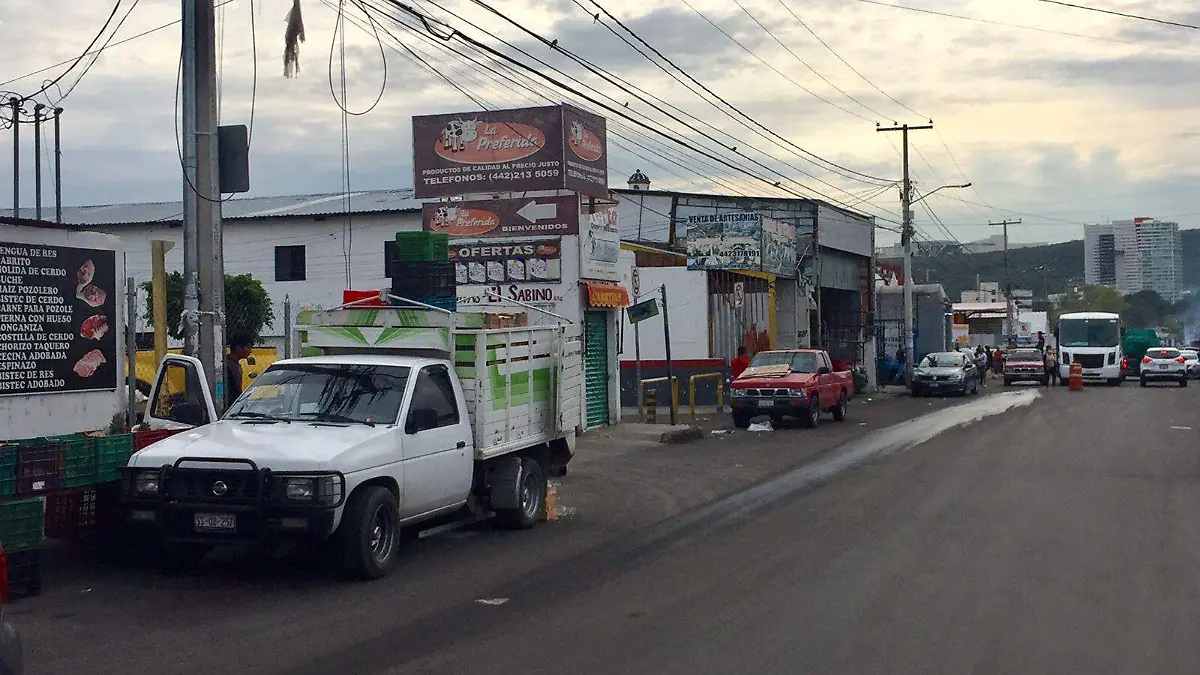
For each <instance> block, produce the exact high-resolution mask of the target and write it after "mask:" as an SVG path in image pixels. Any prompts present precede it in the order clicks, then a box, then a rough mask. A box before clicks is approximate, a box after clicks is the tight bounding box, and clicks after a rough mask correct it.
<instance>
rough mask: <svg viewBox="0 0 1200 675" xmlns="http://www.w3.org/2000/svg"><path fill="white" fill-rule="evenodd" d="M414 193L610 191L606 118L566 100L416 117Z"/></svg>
mask: <svg viewBox="0 0 1200 675" xmlns="http://www.w3.org/2000/svg"><path fill="white" fill-rule="evenodd" d="M413 167H414V173H415V178H416V181H415V192H416V197H417V198H418V199H425V198H429V197H449V196H454V195H464V194H476V193H487V192H517V191H527V190H558V189H567V190H574V191H576V192H582V193H583V194H587V195H591V196H595V197H607V196H608V152H607V140H606V131H605V120H604V118H603V117H599V116H597V115H593V114H591V113H588V112H585V111H583V110H579V109H578V108H574V107H572V106H569V105H560V106H546V107H540V108H517V109H511V110H487V111H476V112H471V113H452V114H448V115H422V116H417V117H413Z"/></svg>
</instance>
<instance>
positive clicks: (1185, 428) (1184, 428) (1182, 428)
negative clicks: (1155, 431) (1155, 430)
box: [1171, 427, 1192, 431]
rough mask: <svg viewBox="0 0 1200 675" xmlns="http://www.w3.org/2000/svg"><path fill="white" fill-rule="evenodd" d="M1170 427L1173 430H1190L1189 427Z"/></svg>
mask: <svg viewBox="0 0 1200 675" xmlns="http://www.w3.org/2000/svg"><path fill="white" fill-rule="evenodd" d="M1171 428H1172V429H1174V430H1175V431H1191V430H1192V428H1191V427H1171Z"/></svg>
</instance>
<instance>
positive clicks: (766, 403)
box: [758, 401, 775, 408]
mask: <svg viewBox="0 0 1200 675" xmlns="http://www.w3.org/2000/svg"><path fill="white" fill-rule="evenodd" d="M774 406H775V401H759V402H758V407H760V408H772V407H774Z"/></svg>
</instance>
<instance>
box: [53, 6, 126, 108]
mask: <svg viewBox="0 0 1200 675" xmlns="http://www.w3.org/2000/svg"><path fill="white" fill-rule="evenodd" d="M139 2H141V0H133V4H131V5H129V9H128V10H126V11H125V15H124V16H122V17H121V20H120V21H118V22H117V26H116V28H113V30H112V32H111V33H109V35H108V39H106V40H105V41H104V44H102V45H100V48H99V49H97V50H96V55H95V56H93V57H92V60H91V61H89V62H88V64H87V65H86V66H84V68H83V71H81V72H80V73H79V76H78V77H76V78H75V81H74V82H72V83H71V86H70V87H68V88H67V91H66V93H65V94H63V95H62V96H61V97H59V99H58V100H57V101H55V102H54V105H53V106H52V107H54V108H57V107H59V106H60V105H61V104H62V102H63V101H65V100H66V98H67V97H68V96H70V95H71V92H73V91H75V87H77V86H79V83H80V82H82V81H83V77H84V76H85V75H87V74H88V71H89V70H91V69H92V66H94V65H96V62H97V61H99V60H100V54H101V53H102V52H103V51H104V50H105V48H107V47H108V44H109V43H110V42H112V39H113V38H114V37H116V35H117V33H119V32H121V26H124V25H125V21H126V19H128V18H129V15H130V14H133V10H134V9H136V8H137V6H138V3H139Z"/></svg>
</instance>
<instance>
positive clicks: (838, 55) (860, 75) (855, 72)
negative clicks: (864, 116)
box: [778, 0, 927, 118]
mask: <svg viewBox="0 0 1200 675" xmlns="http://www.w3.org/2000/svg"><path fill="white" fill-rule="evenodd" d="M778 2H779V4H780V6H782V7H783V8H784V9H786V10H787V12H788V14H791V15H792V18H794V19H795V20H796V21H797V23H799V24H800V25H801V26H803V27H804V30H806V31H808V32H809V34H810V35H812V36H813V37H814V38H816V39H817V42H820V43H821V44H822V45H823V46H824V47H825V49H828V50H829V53H830V54H833V55H834V56H835V57H837V60H838V61H841V62H842V64H843V65H845V66H846V67H847V68H849V69H850V70H851V71H852V72H853V73H854V74H855V75H857V76H859V77H860V78H862V81H863V82H866V83H867V84H869V85H871V88H873V89H874V90H875V91H877V92H879V93H880V94H883V95H884V96H885V97H887V99H888V100H890V101H891V102H892V103H895V104H896V105H898V106H900V107H901V108H904V109H905V110H907V111H908V112H910V113H912V114H914V115H916V116H917V117H926V118H927V116H926V115H922V114H920V113H918V112H917V111H915V110H913V109H912V108H910V107H908V106H906V105H904V104H903V103H901V102H900V101H898V100H896V99H895V97H893V96H892V95H891V94H889V93H887V92H886V91H884V90H882V89H880V88H879V87H878V86H877V85H876V84H875V83H874V82H872V81H871V80H870V79H869V78H868V77H867V76H866V75H863V74H862V73H861V72H859V70H858V69H857V68H855V67H854V66H852V65H850V62H849V61H847V60H846V59H844V58H842V55H841V54H839V53H837V50H835V49H834V48H833V47H830V46H829V43H828V42H825V40H823V39H821V36H820V35H817V32H816V31H814V30H813V29H812V28H810V27H809V25H808V24H807V23H805V21H804V19H801V18H800V16H799V15H798V14H796V12H795V11H793V10H792V8H791V7H789V6H788V4H787V3H786V2H784V1H783V0H778ZM872 112H874V111H872ZM876 114H877V115H878V114H879V113H876ZM880 117H883V115H880Z"/></svg>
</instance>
